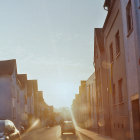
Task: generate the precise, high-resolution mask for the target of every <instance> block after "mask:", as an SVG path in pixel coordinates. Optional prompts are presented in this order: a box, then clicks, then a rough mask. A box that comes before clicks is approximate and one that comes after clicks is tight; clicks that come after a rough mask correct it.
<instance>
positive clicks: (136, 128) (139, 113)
mask: <svg viewBox="0 0 140 140" xmlns="http://www.w3.org/2000/svg"><path fill="white" fill-rule="evenodd" d="M132 119H133V133H134V140H140V108H139V99H136V100H133V101H132Z"/></svg>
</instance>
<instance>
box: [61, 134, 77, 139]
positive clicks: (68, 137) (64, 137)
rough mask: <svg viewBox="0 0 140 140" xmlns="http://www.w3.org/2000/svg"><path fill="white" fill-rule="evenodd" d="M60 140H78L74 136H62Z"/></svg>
mask: <svg viewBox="0 0 140 140" xmlns="http://www.w3.org/2000/svg"><path fill="white" fill-rule="evenodd" d="M61 139H62V140H78V136H77V135H74V134H63V135H62V136H61Z"/></svg>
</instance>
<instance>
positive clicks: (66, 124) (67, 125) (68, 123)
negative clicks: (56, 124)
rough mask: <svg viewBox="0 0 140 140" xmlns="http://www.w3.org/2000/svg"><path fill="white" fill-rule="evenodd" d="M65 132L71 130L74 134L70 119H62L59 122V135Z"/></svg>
mask: <svg viewBox="0 0 140 140" xmlns="http://www.w3.org/2000/svg"><path fill="white" fill-rule="evenodd" d="M67 132H71V133H73V134H75V127H74V124H73V122H72V121H64V122H63V123H62V124H61V135H63V133H67Z"/></svg>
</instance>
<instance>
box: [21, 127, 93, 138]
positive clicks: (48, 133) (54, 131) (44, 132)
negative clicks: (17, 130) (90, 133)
mask: <svg viewBox="0 0 140 140" xmlns="http://www.w3.org/2000/svg"><path fill="white" fill-rule="evenodd" d="M22 140H91V139H89V138H88V137H86V136H84V135H82V134H80V133H79V132H76V134H75V135H73V134H70V133H65V134H63V136H61V128H60V126H56V127H52V128H42V129H38V130H34V131H32V132H28V133H26V134H25V135H24V136H22Z"/></svg>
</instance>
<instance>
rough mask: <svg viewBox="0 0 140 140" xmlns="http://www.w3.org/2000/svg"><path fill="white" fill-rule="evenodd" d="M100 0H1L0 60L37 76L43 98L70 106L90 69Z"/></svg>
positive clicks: (100, 23) (102, 12)
mask: <svg viewBox="0 0 140 140" xmlns="http://www.w3.org/2000/svg"><path fill="white" fill-rule="evenodd" d="M103 3H104V0H3V1H0V60H8V59H16V60H17V70H18V73H25V74H27V75H28V79H29V80H30V79H37V80H38V87H39V90H41V91H43V93H44V99H45V102H46V103H47V104H49V105H53V106H54V107H56V108H58V107H62V106H70V105H71V104H72V100H73V99H74V97H75V94H76V93H78V92H79V85H80V81H81V80H87V79H88V78H89V77H90V75H91V74H92V73H93V72H94V67H93V55H94V28H100V27H102V26H103V23H104V20H105V17H106V11H105V10H104V9H103Z"/></svg>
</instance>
